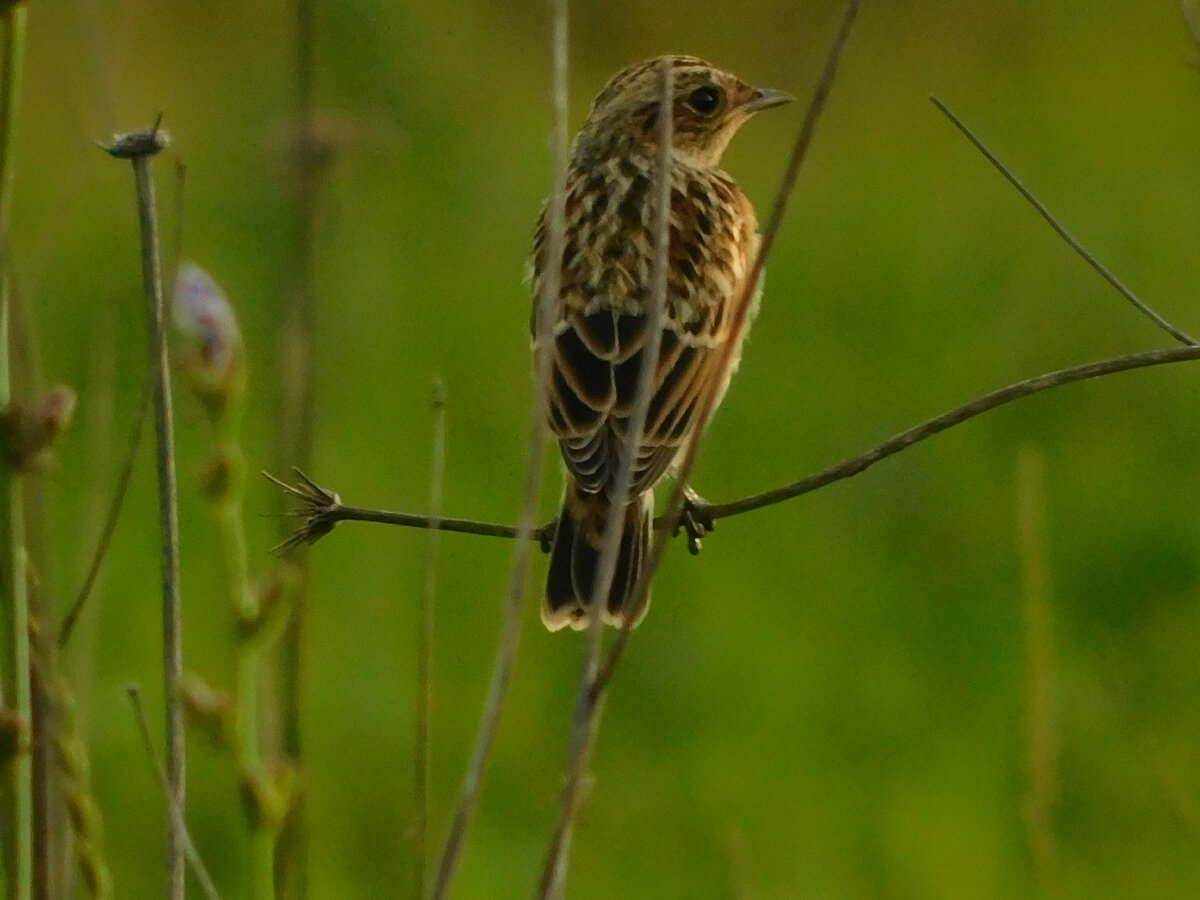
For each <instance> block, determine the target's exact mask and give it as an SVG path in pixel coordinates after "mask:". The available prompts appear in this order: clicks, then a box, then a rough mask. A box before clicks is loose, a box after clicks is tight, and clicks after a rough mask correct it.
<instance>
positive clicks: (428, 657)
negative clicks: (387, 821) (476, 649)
mask: <svg viewBox="0 0 1200 900" xmlns="http://www.w3.org/2000/svg"><path fill="white" fill-rule="evenodd" d="M431 455H432V457H433V459H432V465H431V472H430V476H429V517H430V519H431V520H432V521H433V522H435V523H436V522H440V521H441V517H442V486H443V484H444V482H445V472H446V386H445V385H444V384H442V382H441V381H438V382H436V383H435V384H434V386H433V452H432V454H431ZM438 538H439V534H438V529H437V527H436V525H435V526H434V527H432V528H430V529H429V534H428V537H427V538H426V540H427V541H428V543H427V544H426V551H425V585H424V589H423V590H422V591H421V621H420V627H419V629H418V631H417V644H418V646H417V753H416V758H417V760H416V773H415V774H416V807H417V810H416V820H417V821H416V823H415V826H416V839H415V841H414V845H415V846H414V848H413V855H414V857H415V858H416V884H415V887H414V890H413V896H414V897H415V898H416V900H423V898H424V896H425V867H426V862H427V860H426V847H427V846H428V843H429V769H430V766H429V760H430V756H431V747H432V737H431V735H430V718H431V716H432V708H433V601H434V597H435V595H436V593H437V557H438Z"/></svg>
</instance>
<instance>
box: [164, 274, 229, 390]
mask: <svg viewBox="0 0 1200 900" xmlns="http://www.w3.org/2000/svg"><path fill="white" fill-rule="evenodd" d="M173 318H174V321H175V327H176V328H177V329H179V332H180V334H182V335H184V336H185V337H188V338H191V339H192V340H193V341H195V343H196V345H197V352H196V354H195V357H194V358H193V359H192V360H190V364H191V365H192V366H194V367H195V368H196V369H197V370H198V371H197V373H196V374H197V375H200V376H202V377H203V379H204V380H205V381H208V382H209V383H210V384H211V385H214V386H215V385H218V384H221V383H223V382H226V381H227V380H228V379H229V378H230V376H232V375H233V374H234V369H235V367H236V366H238V365H239V363H240V361H241V353H242V333H241V330H240V329H239V328H238V321H237V316H236V315H235V314H234V312H233V307H231V306H230V305H229V301H228V300H227V299H226V297H225V292H224V291H223V290H221V286H220V285H218V284H217V283H216V282H215V281H213V279H212V277H211V276H210V275H209V274H208V273H207V272H205V271H204V270H203V269H202V268H200V267H199V266H198V265H196V264H195V263H190V262H184V263H180V265H179V274H178V276H177V277H176V280H175V305H174V310H173Z"/></svg>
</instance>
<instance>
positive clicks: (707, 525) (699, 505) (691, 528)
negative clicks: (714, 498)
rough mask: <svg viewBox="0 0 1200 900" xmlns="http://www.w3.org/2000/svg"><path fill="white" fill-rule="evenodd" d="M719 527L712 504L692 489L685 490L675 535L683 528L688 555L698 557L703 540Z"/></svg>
mask: <svg viewBox="0 0 1200 900" xmlns="http://www.w3.org/2000/svg"><path fill="white" fill-rule="evenodd" d="M716 527H717V520H716V519H714V518H713V516H712V504H711V503H709V502H708V501H707V500H705V499H704V498H703V497H701V496H700V495H699V494H697V493H696V492H695V491H694V490H692V489H691V488H690V487H685V488H684V489H683V512H682V513H681V514H680V516H679V524H678V525H676V526H675V533H676V534H678V533H679V529H680V528H682V529H683V530H684V531H686V532H687V545H688V553H690V554H692V556H697V555H699V553H700V549H701V538H703V537H704V536H705V535H706V534H711V533H712V532H713V531H714V530H715V529H716Z"/></svg>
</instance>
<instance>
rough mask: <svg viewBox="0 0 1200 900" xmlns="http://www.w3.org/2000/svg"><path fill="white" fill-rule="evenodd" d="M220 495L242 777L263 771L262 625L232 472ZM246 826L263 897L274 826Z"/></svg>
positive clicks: (270, 890)
mask: <svg viewBox="0 0 1200 900" xmlns="http://www.w3.org/2000/svg"><path fill="white" fill-rule="evenodd" d="M216 453H218V454H222V453H223V454H224V457H225V458H226V459H238V460H240V458H241V450H240V448H239V447H238V446H237V445H236V444H230V445H226V446H225V447H221V446H219V445H218V447H217V449H216ZM230 482H231V483H236V484H237V485H238V486H237V487H229V488H227V490H226V492H225V493H224V495H222V496H220V497H217V498H215V500H214V509H213V514H214V518H215V520H216V527H217V534H218V537H219V539H220V544H221V556H222V558H223V560H224V567H225V580H226V590H227V591H228V594H229V599H230V604H231V606H232V608H233V613H234V620H235V624H236V631H237V639H236V642H237V646H236V650H235V657H236V659H235V664H234V665H235V673H234V694H235V698H236V699H235V701H234V711H235V712H234V714H235V716H236V726H235V732H236V734H237V763H238V769H239V772H240V775H241V777H242V778H243V779H246V778H260V777H266V772H267V766H266V764H265V763H264V761H263V758H262V742H261V739H260V736H259V715H258V694H259V669H260V667H261V664H262V650H263V641H262V639H261V637H260V636H259V635H258V634H257V633H256V632H257V631H258V630H259V629H260V628H261V623H259V622H258V621H257V620H258V618H259V615H260V612H261V611H260V609H259V606H260V604H259V601H258V595H257V593H256V591H255V587H254V584H253V582H252V580H251V577H250V562H249V556H248V553H247V549H246V531H245V525H244V522H243V515H242V493H241V490H242V489H241V483H242V482H241V479H240V478H237V477H234V478H231V479H230ZM249 827H250V896H251V897H254V898H258V900H268V898H272V897H274V896H275V875H274V865H275V838H276V836H277V829H276V827H275V826H274V825H273V824H272V823H271V822H270V821H267V820H266V819H265V818H264V817H263V816H262V815H260V814H258V813H256V814H255V815H254V816H252V821H251V822H250V823H249Z"/></svg>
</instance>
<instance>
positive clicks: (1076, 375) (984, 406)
mask: <svg viewBox="0 0 1200 900" xmlns="http://www.w3.org/2000/svg"><path fill="white" fill-rule="evenodd" d="M1195 359H1200V347H1169V348H1167V349H1163V350H1146V351H1144V352H1142V353H1130V354H1128V355H1127V356H1117V357H1113V358H1112V359H1102V360H1100V361H1098V362H1092V363H1085V364H1084V365H1082V366H1072V367H1071V368H1069V369H1059V370H1058V371H1057V372H1048V373H1046V374H1045V375H1038V376H1036V377H1035V378H1027V379H1025V380H1024V381H1018V382H1017V383H1016V384H1010V385H1008V386H1006V387H1002V388H1000V389H999V390H995V391H992V392H991V393H990V394H984V395H983V396H982V397H977V398H976V399H974V400H972V401H971V402H970V403H966V404H963V405H962V406H959V407H957V408H955V409H952V410H949V411H947V412H944V413H942V414H941V415H940V416H935V417H934V418H932V419H929V420H927V421H925V422H922V423H921V424H919V425H914V426H913V427H912V428H909V429H908V430H907V431H902V432H900V433H899V434H897V435H895V436H893V437H890V438H888V439H887V440H886V441H884V442H883V443H882V444H879V445H878V446H875V447H872V448H871V449H870V450H868V451H866V452H865V453H860V454H859V455H857V456H852V457H850V458H849V459H846V460H843V461H842V462H840V463H838V464H837V465H834V466H830V467H829V468H828V469H825V470H824V471H821V472H817V473H816V474H815V475H809V476H808V477H807V478H801V479H800V480H799V481H793V482H792V483H791V484H785V485H783V486H782V487H777V488H775V489H773V490H770V491H763V492H762V493H761V494H752V495H751V496H749V497H743V498H741V499H740V500H734V501H732V502H730V503H718V504H714V505H713V506H712V507H711V509H710V512H711V513H712V515H713V517H714V518H727V517H729V516H736V515H740V514H741V513H745V512H750V511H751V510H755V509H762V508H763V507H764V506H772V505H774V504H776V503H782V502H783V501H784V500H791V499H792V498H793V497H799V496H801V495H802V494H808V493H811V492H812V491H815V490H817V489H818V488H823V487H825V486H826V485H828V484H832V483H833V482H835V481H841V480H842V479H843V478H850V477H852V476H854V475H857V474H859V473H860V472H862V471H864V470H865V469H867V468H869V467H871V466H873V465H875V463H877V462H879V461H880V460H881V459H886V458H887V457H889V456H892V455H894V454H896V453H899V452H900V451H901V450H907V449H908V448H909V447H911V446H912V445H913V444H915V443H917V442H918V441H923V440H925V439H926V438H928V437H932V436H933V435H935V434H938V433H940V432H943V431H945V430H946V429H948V428H953V427H954V426H955V425H960V424H962V423H963V422H965V421H967V420H968V419H973V418H975V417H976V416H978V415H981V414H983V413H985V412H988V411H989V410H992V409H995V408H996V407H997V406H1003V405H1004V404H1006V403H1012V402H1013V401H1014V400H1020V399H1021V398H1022V397H1028V396H1029V395H1031V394H1037V393H1040V392H1041V391H1047V390H1050V389H1051V388H1056V387H1062V386H1063V385H1065V384H1074V383H1075V382H1077V381H1086V380H1087V379H1089V378H1099V377H1100V376H1102V375H1112V374H1114V373H1116V372H1127V371H1129V370H1130V369H1144V368H1146V367H1148V366H1161V365H1166V364H1168V363H1177V362H1188V361H1190V360H1195Z"/></svg>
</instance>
